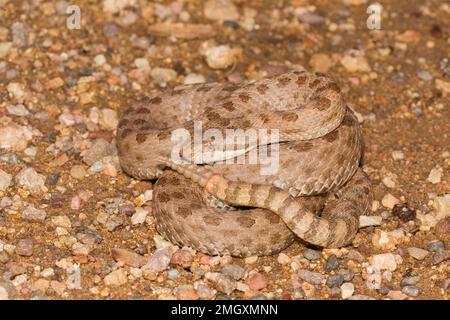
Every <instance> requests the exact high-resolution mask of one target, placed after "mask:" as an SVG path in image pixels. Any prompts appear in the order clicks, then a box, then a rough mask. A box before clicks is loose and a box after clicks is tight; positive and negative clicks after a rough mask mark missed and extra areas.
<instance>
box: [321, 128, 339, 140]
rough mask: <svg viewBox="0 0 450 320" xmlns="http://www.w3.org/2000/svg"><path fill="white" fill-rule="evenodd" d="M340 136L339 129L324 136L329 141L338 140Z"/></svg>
mask: <svg viewBox="0 0 450 320" xmlns="http://www.w3.org/2000/svg"><path fill="white" fill-rule="evenodd" d="M338 137H339V130H333V131H331V132H330V133H328V134H326V135H325V136H324V137H323V138H324V139H325V141H327V142H330V143H331V142H333V141H336V139H337V138H338Z"/></svg>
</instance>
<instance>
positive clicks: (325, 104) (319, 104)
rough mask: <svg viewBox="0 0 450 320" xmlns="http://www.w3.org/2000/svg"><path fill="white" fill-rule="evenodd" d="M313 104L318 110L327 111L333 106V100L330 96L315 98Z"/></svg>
mask: <svg viewBox="0 0 450 320" xmlns="http://www.w3.org/2000/svg"><path fill="white" fill-rule="evenodd" d="M313 106H314V108H315V109H317V110H320V111H325V110H327V109H328V108H329V107H330V106H331V101H330V99H328V98H319V99H315V100H314V101H313Z"/></svg>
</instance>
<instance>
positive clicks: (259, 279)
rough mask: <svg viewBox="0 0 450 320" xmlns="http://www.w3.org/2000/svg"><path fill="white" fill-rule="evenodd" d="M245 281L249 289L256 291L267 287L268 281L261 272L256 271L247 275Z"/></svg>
mask: <svg viewBox="0 0 450 320" xmlns="http://www.w3.org/2000/svg"><path fill="white" fill-rule="evenodd" d="M245 283H246V284H247V285H248V286H249V288H250V289H251V290H253V291H258V290H261V289H264V288H265V287H267V284H268V281H267V279H266V277H265V276H264V275H263V274H262V273H259V272H256V273H254V274H252V275H251V276H249V277H248V278H247V280H246V281H245Z"/></svg>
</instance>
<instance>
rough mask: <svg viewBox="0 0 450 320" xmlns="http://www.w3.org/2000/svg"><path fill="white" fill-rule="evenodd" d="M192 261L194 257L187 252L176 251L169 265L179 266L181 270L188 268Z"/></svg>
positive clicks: (182, 250)
mask: <svg viewBox="0 0 450 320" xmlns="http://www.w3.org/2000/svg"><path fill="white" fill-rule="evenodd" d="M193 260H194V256H193V255H192V254H191V252H190V251H188V250H184V249H181V250H177V251H176V252H175V253H174V254H173V256H172V258H171V260H170V263H172V264H175V265H179V266H181V267H183V268H189V267H190V266H191V264H192V261H193Z"/></svg>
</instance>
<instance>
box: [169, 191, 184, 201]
mask: <svg viewBox="0 0 450 320" xmlns="http://www.w3.org/2000/svg"><path fill="white" fill-rule="evenodd" d="M172 197H174V198H175V199H184V194H183V193H181V192H179V191H175V192H172Z"/></svg>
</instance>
